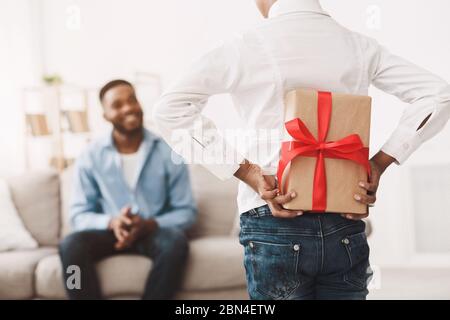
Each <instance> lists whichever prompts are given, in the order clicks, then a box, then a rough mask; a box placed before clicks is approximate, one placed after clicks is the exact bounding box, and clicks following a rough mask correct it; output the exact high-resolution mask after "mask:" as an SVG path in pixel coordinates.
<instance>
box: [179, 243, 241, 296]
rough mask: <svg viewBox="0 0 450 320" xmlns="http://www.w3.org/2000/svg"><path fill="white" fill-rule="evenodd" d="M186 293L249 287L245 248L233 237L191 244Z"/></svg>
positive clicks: (184, 287)
mask: <svg viewBox="0 0 450 320" xmlns="http://www.w3.org/2000/svg"><path fill="white" fill-rule="evenodd" d="M189 252H190V253H189V260H188V264H187V270H186V272H187V274H186V277H185V279H184V283H183V290H188V291H190V290H211V289H227V288H235V287H241V286H245V285H246V279H245V269H244V248H243V247H242V246H241V245H240V244H239V240H238V239H236V238H234V237H206V238H199V239H195V240H192V241H191V242H190V250H189Z"/></svg>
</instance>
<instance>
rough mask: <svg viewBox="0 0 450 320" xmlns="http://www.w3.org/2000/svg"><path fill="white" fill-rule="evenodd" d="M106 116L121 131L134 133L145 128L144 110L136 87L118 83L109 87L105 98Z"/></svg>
mask: <svg viewBox="0 0 450 320" xmlns="http://www.w3.org/2000/svg"><path fill="white" fill-rule="evenodd" d="M102 104H103V108H104V113H103V116H104V118H105V119H106V120H107V121H109V122H111V123H112V125H113V126H114V128H115V129H116V130H118V131H119V132H121V133H133V132H136V131H139V130H142V128H143V118H144V117H143V112H142V108H141V105H140V104H139V101H138V100H137V97H136V93H135V91H134V89H133V88H132V87H131V86H129V85H125V84H123V85H118V86H115V87H113V88H111V89H109V90H108V91H107V92H106V93H105V95H104V97H103V99H102Z"/></svg>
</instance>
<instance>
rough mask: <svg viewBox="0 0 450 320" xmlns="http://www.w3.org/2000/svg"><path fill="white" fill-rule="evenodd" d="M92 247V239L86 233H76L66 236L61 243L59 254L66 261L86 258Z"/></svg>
mask: <svg viewBox="0 0 450 320" xmlns="http://www.w3.org/2000/svg"><path fill="white" fill-rule="evenodd" d="M91 245H92V237H91V235H90V234H89V233H88V232H86V231H80V232H75V233H72V234H69V235H68V236H66V237H65V238H64V239H63V240H62V241H61V242H60V243H59V254H60V255H61V257H62V258H65V259H76V258H78V257H80V258H81V257H84V256H85V255H86V254H88V252H89V246H91Z"/></svg>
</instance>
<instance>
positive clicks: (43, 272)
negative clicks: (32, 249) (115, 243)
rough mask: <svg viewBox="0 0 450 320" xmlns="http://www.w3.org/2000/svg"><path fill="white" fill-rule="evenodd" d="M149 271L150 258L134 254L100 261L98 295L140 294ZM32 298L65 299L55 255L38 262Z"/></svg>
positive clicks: (98, 267) (59, 266) (59, 268)
mask: <svg viewBox="0 0 450 320" xmlns="http://www.w3.org/2000/svg"><path fill="white" fill-rule="evenodd" d="M150 268H151V261H150V259H147V258H145V257H143V256H138V255H116V256H112V257H109V258H106V259H104V260H102V261H100V262H99V263H98V265H97V272H98V275H99V280H100V285H101V287H102V292H103V293H104V295H105V296H106V297H114V296H119V295H130V296H133V295H140V294H142V292H143V291H144V285H145V280H146V278H147V274H148V271H149V270H150ZM81 273H83V271H81ZM81 276H83V275H81ZM36 295H37V297H38V298H45V299H64V298H65V291H64V286H63V280H62V266H61V260H60V258H59V255H57V254H55V255H52V256H49V257H46V258H44V259H42V260H41V261H40V262H39V264H38V266H37V268H36Z"/></svg>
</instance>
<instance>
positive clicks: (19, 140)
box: [0, 0, 43, 175]
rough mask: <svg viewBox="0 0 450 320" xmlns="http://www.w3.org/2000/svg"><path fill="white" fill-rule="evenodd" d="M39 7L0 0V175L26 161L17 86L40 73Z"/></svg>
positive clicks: (30, 2)
mask: <svg viewBox="0 0 450 320" xmlns="http://www.w3.org/2000/svg"><path fill="white" fill-rule="evenodd" d="M39 9H40V5H39V3H38V2H33V0H1V1H0V101H1V105H0V111H1V113H0V114H1V116H0V175H7V174H14V173H19V172H21V171H22V170H23V168H24V165H25V161H24V147H23V142H24V141H23V131H24V120H23V115H22V109H21V93H20V88H21V87H23V86H24V85H34V84H36V83H37V82H38V79H39V75H40V74H41V73H42V66H43V64H42V56H41V55H40V52H41V50H40V46H41V44H42V43H41V41H40V33H39V29H38V28H37V27H36V26H37V25H38V24H39V21H38V17H39Z"/></svg>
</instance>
